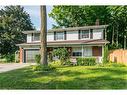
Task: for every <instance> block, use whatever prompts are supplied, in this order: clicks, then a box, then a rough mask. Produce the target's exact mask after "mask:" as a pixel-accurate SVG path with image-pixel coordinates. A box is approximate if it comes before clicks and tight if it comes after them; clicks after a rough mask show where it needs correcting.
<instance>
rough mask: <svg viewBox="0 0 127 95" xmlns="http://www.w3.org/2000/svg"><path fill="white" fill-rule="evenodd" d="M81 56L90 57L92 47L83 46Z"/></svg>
mask: <svg viewBox="0 0 127 95" xmlns="http://www.w3.org/2000/svg"><path fill="white" fill-rule="evenodd" d="M83 56H84V57H92V47H83Z"/></svg>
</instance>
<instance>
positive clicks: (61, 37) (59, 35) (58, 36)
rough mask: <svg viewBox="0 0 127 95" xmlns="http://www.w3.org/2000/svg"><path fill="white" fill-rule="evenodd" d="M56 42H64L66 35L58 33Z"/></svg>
mask: <svg viewBox="0 0 127 95" xmlns="http://www.w3.org/2000/svg"><path fill="white" fill-rule="evenodd" d="M56 40H64V33H63V32H56Z"/></svg>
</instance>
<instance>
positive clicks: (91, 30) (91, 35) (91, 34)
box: [90, 29, 93, 39]
mask: <svg viewBox="0 0 127 95" xmlns="http://www.w3.org/2000/svg"><path fill="white" fill-rule="evenodd" d="M90 39H93V29H90Z"/></svg>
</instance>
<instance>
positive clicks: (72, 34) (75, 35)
mask: <svg viewBox="0 0 127 95" xmlns="http://www.w3.org/2000/svg"><path fill="white" fill-rule="evenodd" d="M66 37H67V38H66V40H78V31H67V34H66Z"/></svg>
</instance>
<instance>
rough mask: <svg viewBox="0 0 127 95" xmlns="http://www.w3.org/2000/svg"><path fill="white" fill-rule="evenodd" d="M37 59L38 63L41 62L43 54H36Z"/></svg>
mask: <svg viewBox="0 0 127 95" xmlns="http://www.w3.org/2000/svg"><path fill="white" fill-rule="evenodd" d="M35 61H36V63H37V64H40V61H41V55H40V54H39V55H36V56H35Z"/></svg>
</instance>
